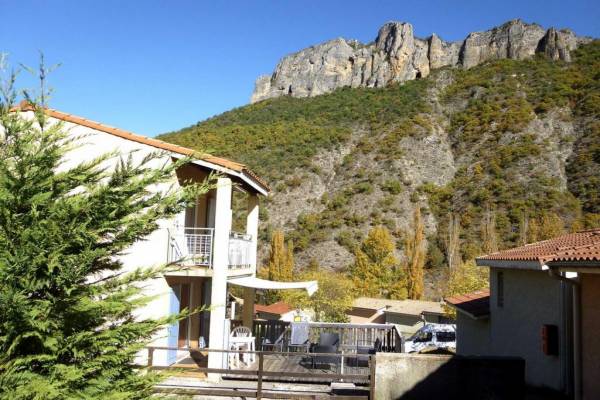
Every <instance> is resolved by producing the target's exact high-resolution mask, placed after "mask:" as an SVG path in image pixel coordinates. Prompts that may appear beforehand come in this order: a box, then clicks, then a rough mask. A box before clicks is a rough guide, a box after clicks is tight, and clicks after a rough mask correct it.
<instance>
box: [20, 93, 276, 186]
mask: <svg viewBox="0 0 600 400" xmlns="http://www.w3.org/2000/svg"><path fill="white" fill-rule="evenodd" d="M15 109H18V110H20V111H33V107H32V106H31V104H29V103H27V102H21V104H20V105H19V106H18V107H16V108H15ZM45 113H46V115H48V116H50V117H52V118H56V119H59V120H61V121H65V122H70V123H73V124H77V125H81V126H85V127H87V128H91V129H95V130H97V131H101V132H105V133H109V134H111V135H114V136H118V137H120V138H123V139H127V140H131V141H133V142H137V143H142V144H145V145H148V146H152V147H156V148H158V149H161V150H166V151H170V152H173V153H177V154H181V155H184V156H187V157H192V158H196V159H198V160H202V161H206V162H208V163H211V164H215V165H218V166H220V167H223V168H227V169H230V170H233V171H236V172H240V173H243V174H246V175H248V176H249V177H250V178H251V179H252V180H254V181H255V182H256V183H258V184H259V185H260V186H262V187H263V188H264V189H265V190H266V191H269V185H268V184H267V183H266V182H265V181H264V180H262V179H261V178H260V177H259V176H258V175H256V174H255V173H254V172H252V171H251V170H250V169H249V168H248V167H247V166H246V165H244V164H240V163H238V162H235V161H231V160H228V159H225V158H221V157H215V156H213V155H210V154H203V153H199V152H197V151H196V150H193V149H189V148H187V147H183V146H178V145H175V144H172V143H167V142H163V141H162V140H158V139H153V138H149V137H146V136H142V135H137V134H135V133H132V132H128V131H125V130H123V129H119V128H115V127H112V126H108V125H105V124H101V123H99V122H95V121H92V120H89V119H86V118H83V117H78V116H75V115H72V114H67V113H64V112H61V111H57V110H53V109H51V108H46V110H45Z"/></svg>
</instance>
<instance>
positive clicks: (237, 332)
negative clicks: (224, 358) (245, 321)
mask: <svg viewBox="0 0 600 400" xmlns="http://www.w3.org/2000/svg"><path fill="white" fill-rule="evenodd" d="M229 337H230V338H235V337H240V338H242V337H243V338H249V337H252V330H251V329H250V328H248V327H247V326H238V327H236V328H234V329H233V330H232V331H231V333H230V334H229ZM229 350H235V351H236V353H229V364H230V365H234V366H236V367H237V366H239V361H240V358H239V354H238V353H237V351H242V350H250V351H254V342H246V343H236V342H235V341H231V340H230V344H229ZM247 356H248V354H243V355H242V358H243V359H244V361H246V359H247ZM249 356H250V357H249V358H250V359H251V361H252V362H254V354H249Z"/></svg>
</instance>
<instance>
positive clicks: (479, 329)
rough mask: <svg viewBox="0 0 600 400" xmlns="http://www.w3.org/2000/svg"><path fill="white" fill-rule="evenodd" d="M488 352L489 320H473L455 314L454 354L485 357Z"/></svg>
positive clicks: (461, 314)
mask: <svg viewBox="0 0 600 400" xmlns="http://www.w3.org/2000/svg"><path fill="white" fill-rule="evenodd" d="M489 351H490V323H489V319H487V318H486V319H473V318H471V317H469V316H468V315H465V314H463V313H461V312H457V313H456V354H459V355H461V356H477V355H487V354H489Z"/></svg>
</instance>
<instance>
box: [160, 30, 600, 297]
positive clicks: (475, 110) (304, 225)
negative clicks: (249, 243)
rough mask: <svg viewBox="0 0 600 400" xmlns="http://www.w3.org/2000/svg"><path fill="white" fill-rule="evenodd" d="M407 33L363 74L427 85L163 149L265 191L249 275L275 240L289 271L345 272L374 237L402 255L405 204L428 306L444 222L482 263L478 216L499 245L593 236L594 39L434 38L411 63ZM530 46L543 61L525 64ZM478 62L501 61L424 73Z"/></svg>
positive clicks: (263, 116)
mask: <svg viewBox="0 0 600 400" xmlns="http://www.w3.org/2000/svg"><path fill="white" fill-rule="evenodd" d="M403 29H404V30H405V31H404V32H405V34H404V36H403V35H402V33H401V32H402V30H403ZM406 29H409V28H408V26H407V25H401V24H389V25H386V27H384V29H383V32H382V33H381V34H380V37H381V39H378V41H377V42H376V43H375V44H374V45H373V46H379V47H380V48H381V49H382V54H390V60H388V61H386V63H387V64H380V67H379V69H378V71H379V72H373V70H372V69H369V73H368V74H366V73H365V76H369V77H372V76H376V75H377V74H381V77H382V78H381V79H384V78H383V77H386V78H385V79H391V78H390V77H391V74H392V71H394V72H393V73H394V74H395V76H397V77H399V76H403V77H405V78H406V77H411V76H413V77H414V76H416V72H415V71H417V68H421V69H420V70H419V71H421V73H422V74H423V73H425V71H426V69H423V68H424V67H423V66H421V67H418V66H419V65H420V64H419V63H421V64H423V65H428V66H429V72H428V73H429V75H428V76H426V77H423V78H422V79H416V80H408V81H406V82H404V83H402V84H397V83H396V84H394V83H390V84H387V85H385V86H384V87H381V88H368V87H362V86H361V87H357V88H350V87H345V88H341V89H338V90H334V91H332V92H330V93H326V94H323V95H320V96H312V97H304V98H297V97H295V96H281V97H277V98H272V99H267V100H265V101H261V102H258V103H255V104H249V105H246V106H244V107H240V108H236V109H233V110H231V111H228V112H225V113H223V114H221V115H218V116H216V117H213V118H210V119H208V120H205V121H201V122H199V123H197V124H195V125H193V126H190V127H188V128H184V129H182V130H180V131H178V132H172V133H169V134H165V135H163V136H162V137H161V138H162V139H164V140H167V141H170V142H173V143H176V144H180V145H183V146H187V147H192V148H197V149H212V151H213V152H214V153H215V154H218V155H221V156H224V157H230V158H233V159H235V160H238V161H240V162H244V163H246V164H248V165H250V166H251V167H252V169H253V170H255V171H256V172H257V173H258V174H259V175H261V176H262V177H263V178H265V179H267V180H268V181H269V183H270V185H271V187H272V188H273V191H272V194H271V195H270V196H268V197H266V198H264V199H262V205H261V216H260V219H261V225H260V226H261V230H260V238H259V243H261V247H260V256H261V257H260V259H261V263H264V262H265V257H264V256H265V254H266V250H267V249H268V243H269V238H270V236H271V232H273V230H275V229H281V230H283V231H284V232H285V235H286V238H287V239H291V240H292V241H293V243H294V247H295V250H296V252H295V259H296V265H297V267H298V268H303V267H305V266H306V265H307V264H308V263H309V261H311V260H317V261H318V263H319V264H320V265H321V266H322V267H324V268H331V269H334V270H338V271H344V270H345V268H346V267H347V266H348V265H349V264H351V263H352V262H353V259H354V256H353V251H354V249H355V246H357V245H358V244H359V243H360V242H361V240H362V239H363V238H364V237H365V235H366V234H367V232H368V231H369V230H370V229H371V228H372V227H374V226H379V225H383V226H386V227H387V228H388V229H389V230H390V232H392V233H393V235H394V236H395V238H396V241H397V245H398V256H399V257H401V256H402V254H401V253H402V246H403V235H404V234H405V232H409V231H410V229H411V216H412V213H413V211H414V210H415V208H417V207H419V208H420V209H421V210H422V214H423V218H424V222H425V231H426V235H427V241H428V250H427V268H428V269H427V272H426V280H427V290H426V293H427V297H429V298H437V296H439V294H440V288H442V287H443V282H444V271H447V268H444V267H445V266H446V265H447V261H448V260H447V258H448V257H447V254H445V252H446V250H447V248H446V246H447V240H448V234H449V231H450V223H451V222H452V221H453V220H454V219H456V218H458V225H459V226H460V228H461V233H460V257H461V258H462V259H463V260H465V261H466V260H472V259H473V257H475V256H477V255H480V254H482V253H484V252H485V251H486V250H485V248H484V243H485V240H486V237H487V236H486V235H488V234H487V233H486V232H488V230H486V229H487V228H489V225H490V222H489V221H490V218H491V216H494V219H495V222H494V224H493V225H494V229H491V230H492V231H494V232H495V233H496V235H497V242H498V246H499V247H501V248H507V247H512V246H514V245H516V244H519V243H521V242H522V241H523V240H524V239H523V238H524V237H525V238H527V239H526V240H531V238H532V237H535V236H532V235H533V234H531V235H530V232H529V231H533V228H531V229H529V228H528V226H532V227H533V226H537V229H538V231H539V230H540V229H541V228H540V226H541V225H543V224H545V223H546V222H547V221H552V218H554V217H553V216H556V218H559V219H560V220H561V223H563V224H564V225H565V229H583V228H585V227H597V226H600V196H599V190H598V188H599V187H600V122H599V121H600V97H599V96H598V93H600V74H598V71H599V70H600V41H598V40H595V41H592V42H591V43H588V44H581V45H580V42H581V41H582V40H580V39H576V38H575V37H574V36H573V35H572V34H571V33H566V31H565V32H557V31H554V30H549V31H543V30H541V28H539V27H536V26H526V25H524V24H522V23H520V22H518V21H516V22H512V23H509V24H508V25H505V26H503V27H501V28H498V29H497V30H492V31H490V32H485V33H481V34H473V35H470V36H469V38H468V39H467V40H466V42H468V43H467V44H465V43H459V44H452V43H445V42H443V41H441V40H439V39H438V38H435V37H433V38H431V39H430V40H429V42H427V43H429V44H428V45H427V46H426V47H422V46H421V45H422V44H423V43H421V44H419V42H418V40H412V45H411V46H408V48H410V49H413V50H410V51H408V50H406V51H405V50H402V49H403V47H402V45H401V43H403V41H405V40H406V39H407V38H408V37H412V36H411V35H412V34H408V32H410V30H408V31H407V30H406ZM519 29H520V32H521V33H520V34H519V35H518V37H519V38H520V39H519V40H518V41H515V40H516V39H515V38H516V37H517V35H516V33H515V31H516V30H519ZM394 30H396V31H395V32H394V33H392V31H394ZM501 32H504V33H501ZM507 32H512V33H511V34H510V35H509V34H508V33H507ZM383 38H387V39H383ZM394 38H395V39H394ZM336 43H340V46H342V47H344V46H345V44H347V42H345V41H334V42H329V43H328V44H325V45H322V46H321V48H324V47H327V46H329V48H334V47H335V46H336ZM490 43H492V44H493V45H490ZM540 43H541V44H540ZM576 45H577V46H578V48H577V49H575V50H570V49H572V48H573V47H575V46H576ZM420 46H421V47H420ZM367 47H368V46H367ZM414 49H420V50H414ZM536 49H538V50H536ZM539 49H543V51H544V53H547V55H548V56H549V57H528V55H531V54H534V53H535V51H540V50H539ZM384 50H385V52H387V53H384ZM310 51H312V50H310ZM310 51H309V50H305V52H310ZM364 51H365V52H367V50H364ZM315 52H316V51H315ZM360 52H361V49H360V48H358V47H357V48H356V49H354V48H353V50H352V54H354V55H356V54H359V53H360ZM301 54H302V52H301V53H299V54H298V55H295V56H291V58H287V59H286V60H287V61H285V60H284V62H282V65H283V64H284V63H286V62H289V63H292V59H293V58H294V57H298V59H302V58H303V57H304V56H301ZM501 55H510V57H512V58H517V59H506V58H502V57H501ZM307 57H308V56H307ZM382 57H383V56H382ZM490 57H492V58H502V59H494V60H491V61H488V62H486V63H482V64H481V65H478V66H474V67H472V68H437V67H439V66H440V65H448V64H449V63H451V64H452V65H463V64H464V65H465V66H466V65H468V66H471V65H474V64H475V63H480V62H481V61H482V60H483V59H486V58H490ZM520 58H524V59H523V60H521V59H520ZM425 59H426V60H427V61H423V60H425ZM555 59H557V60H559V59H560V60H570V62H564V61H554V60H555ZM319 60H320V59H314V60H313V61H314V65H320V66H321V67H320V68H325V67H327V68H329V67H331V66H333V65H336V64H335V63H334V62H331V63H330V62H322V60H321V61H319ZM407 60H408V61H407ZM415 60H421V61H419V62H416V61H415ZM355 62H356V60H355ZM292 64H293V63H292ZM384 65H387V66H385V67H384ZM432 66H433V68H432ZM280 67H281V66H280ZM376 69H377V68H376ZM342 71H345V70H343V69H342ZM351 71H352V69H351V68H350V69H349V70H347V71H346V72H345V74H346V75H344V74H337V73H334V72H332V71H331V70H330V73H328V74H314V75H310V76H311V77H313V78H315V79H317V78H318V79H319V82H320V85H321V86H319V88H320V90H325V89H327V90H331V87H333V86H335V85H336V84H338V83H339V80H338V81H336V79H334V78H333V77H334V76H340V77H345V78H344V79H348V80H347V81H344V82H350V79H351V77H352V76H353V75H352V74H351ZM338 72H339V71H338ZM336 74H337V75H336ZM374 74H375V75H374ZM386 74H387V75H386ZM297 76H300V74H299V73H298V75H297ZM306 76H309V75H306ZM422 76H423V75H422ZM289 79H292V78H289ZM328 79H330V80H328ZM339 79H341V78H339ZM361 79H362V78H360V79H359V80H358V82H360V81H361ZM365 79H367V78H365ZM298 82H300V83H302V82H303V81H302V80H301V79H300V81H298ZM298 82H296V81H294V85H296V84H297V83H298ZM336 82H338V83H336ZM324 85H330V86H324ZM357 85H358V83H357ZM373 85H374V83H373ZM305 86H306V82H304V83H302V85H300V86H299V87H305ZM293 87H296V86H293ZM292 93H293V94H296V95H298V93H297V92H296V93H294V92H292ZM312 94H315V93H314V91H313V93H312ZM304 95H306V96H307V95H308V93H307V92H305V94H304ZM238 195H242V194H241V193H238V192H237V191H236V194H235V196H238ZM235 196H234V204H239V205H240V208H239V210H241V213H240V212H236V216H238V217H239V218H236V219H235V220H236V221H239V226H238V227H237V229H242V227H243V224H244V223H245V222H244V221H245V218H244V214H243V212H244V210H245V207H244V204H245V203H244V199H239V201H236V199H235ZM486 221H488V222H486ZM486 224H487V225H486ZM486 226H487V228H486ZM545 228H546V227H544V229H545ZM553 229H556V224H555V228H553ZM523 235H525V236H523ZM527 235H529V236H527ZM538 237H539V236H538Z"/></svg>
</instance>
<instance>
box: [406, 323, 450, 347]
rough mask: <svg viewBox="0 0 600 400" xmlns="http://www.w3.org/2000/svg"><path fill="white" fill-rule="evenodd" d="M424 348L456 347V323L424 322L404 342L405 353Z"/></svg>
mask: <svg viewBox="0 0 600 400" xmlns="http://www.w3.org/2000/svg"><path fill="white" fill-rule="evenodd" d="M424 349H452V350H454V349H456V325H454V324H425V325H424V326H423V327H422V328H421V329H419V330H418V331H417V332H415V334H414V335H412V336H411V337H410V338H409V339H408V340H407V341H406V342H405V343H404V351H405V352H406V353H418V352H420V351H422V350H424Z"/></svg>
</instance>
